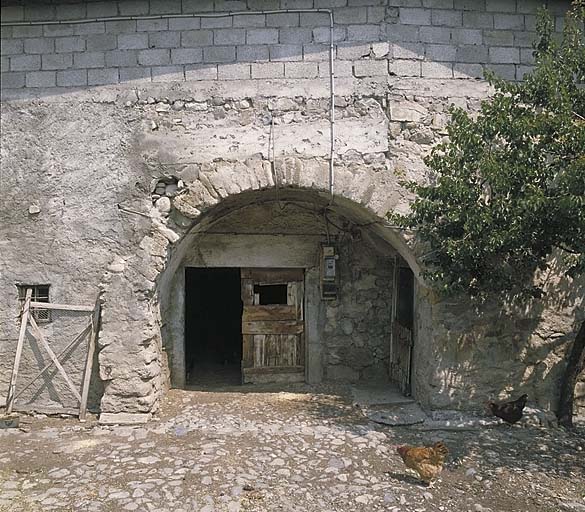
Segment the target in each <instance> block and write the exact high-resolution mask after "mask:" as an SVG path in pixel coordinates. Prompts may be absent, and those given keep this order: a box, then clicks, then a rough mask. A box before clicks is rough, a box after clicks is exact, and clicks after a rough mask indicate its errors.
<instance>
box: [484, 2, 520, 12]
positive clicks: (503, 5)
mask: <svg viewBox="0 0 585 512" xmlns="http://www.w3.org/2000/svg"><path fill="white" fill-rule="evenodd" d="M485 10H486V11H488V12H489V11H495V12H516V2H514V1H511V0H486V2H485Z"/></svg>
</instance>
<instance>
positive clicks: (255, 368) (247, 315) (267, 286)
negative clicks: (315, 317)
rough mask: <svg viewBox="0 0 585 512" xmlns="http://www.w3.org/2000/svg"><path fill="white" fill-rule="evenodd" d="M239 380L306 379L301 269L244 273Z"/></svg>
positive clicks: (275, 269)
mask: <svg viewBox="0 0 585 512" xmlns="http://www.w3.org/2000/svg"><path fill="white" fill-rule="evenodd" d="M241 278H242V288H241V290H242V302H243V304H244V310H243V314H242V341H243V351H242V380H243V382H244V383H251V382H257V383H261V382H300V381H304V379H305V324H304V315H303V299H304V283H303V279H304V273H303V269H277V268H274V269H264V268H243V269H242V271H241Z"/></svg>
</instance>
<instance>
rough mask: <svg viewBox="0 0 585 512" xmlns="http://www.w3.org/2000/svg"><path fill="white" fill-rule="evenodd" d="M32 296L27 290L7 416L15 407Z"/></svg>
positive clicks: (9, 389)
mask: <svg viewBox="0 0 585 512" xmlns="http://www.w3.org/2000/svg"><path fill="white" fill-rule="evenodd" d="M31 296H32V288H27V289H26V295H25V298H24V308H23V309H22V317H21V319H20V333H19V334H18V341H17V343H16V353H15V355H14V366H13V367H12V375H11V377H10V384H9V385H8V395H7V397H6V414H10V413H11V412H12V407H13V406H14V390H15V389H16V377H17V376H18V367H19V366H20V358H21V356H22V346H23V344H24V336H25V334H26V326H27V324H28V320H29V317H30V303H31V300H30V299H31Z"/></svg>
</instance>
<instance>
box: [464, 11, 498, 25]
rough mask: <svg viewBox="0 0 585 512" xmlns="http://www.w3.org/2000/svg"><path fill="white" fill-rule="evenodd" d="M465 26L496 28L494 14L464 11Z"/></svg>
mask: <svg viewBox="0 0 585 512" xmlns="http://www.w3.org/2000/svg"><path fill="white" fill-rule="evenodd" d="M463 26H464V27H465V28H494V15H493V14H490V13H486V12H472V11H468V12H464V13H463Z"/></svg>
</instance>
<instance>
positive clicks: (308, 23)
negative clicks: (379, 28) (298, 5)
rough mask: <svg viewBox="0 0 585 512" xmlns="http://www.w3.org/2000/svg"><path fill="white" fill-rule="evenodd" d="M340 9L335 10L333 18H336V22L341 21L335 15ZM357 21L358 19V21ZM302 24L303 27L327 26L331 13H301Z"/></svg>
mask: <svg viewBox="0 0 585 512" xmlns="http://www.w3.org/2000/svg"><path fill="white" fill-rule="evenodd" d="M337 13H338V10H335V12H334V13H333V19H334V20H335V21H334V22H335V23H340V22H338V21H337V20H336V19H335V17H336V16H337ZM356 23H357V21H356ZM300 25H301V27H307V28H312V27H321V26H323V27H325V26H327V27H328V26H329V14H327V13H326V12H302V13H301V17H300Z"/></svg>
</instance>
